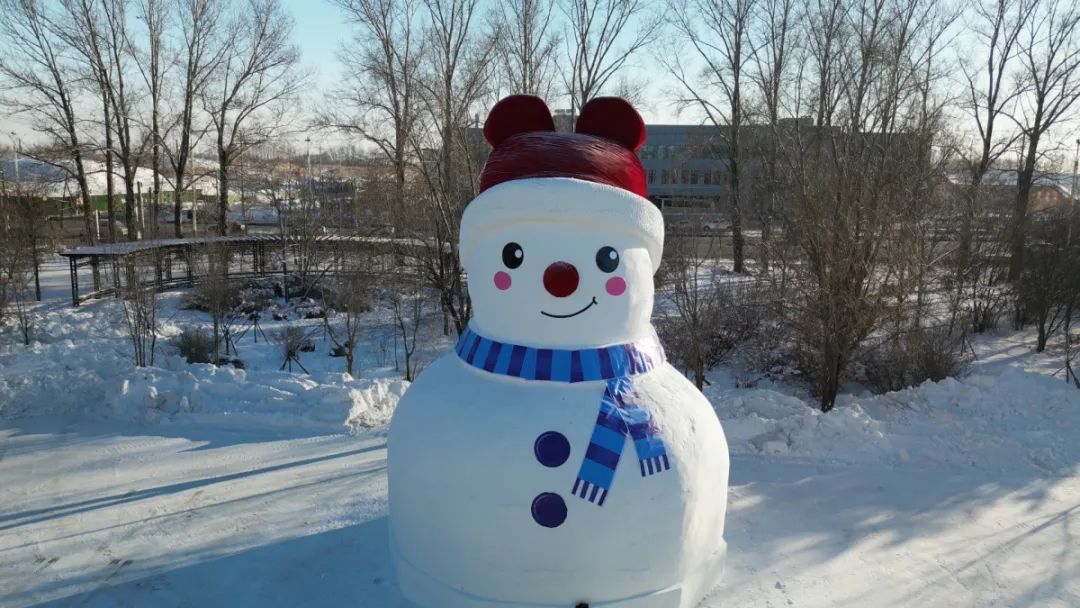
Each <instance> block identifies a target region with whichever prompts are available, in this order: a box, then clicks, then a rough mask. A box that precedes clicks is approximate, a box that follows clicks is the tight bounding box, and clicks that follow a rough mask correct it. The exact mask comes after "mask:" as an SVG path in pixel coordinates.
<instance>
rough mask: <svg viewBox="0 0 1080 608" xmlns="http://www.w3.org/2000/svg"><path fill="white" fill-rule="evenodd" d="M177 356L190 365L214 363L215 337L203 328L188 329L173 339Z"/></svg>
mask: <svg viewBox="0 0 1080 608" xmlns="http://www.w3.org/2000/svg"><path fill="white" fill-rule="evenodd" d="M172 346H173V349H174V350H175V351H176V354H178V355H180V356H181V357H183V358H184V360H185V361H187V362H188V363H212V362H213V361H214V337H213V336H212V335H211V334H210V332H209V331H207V330H205V329H202V328H193V327H187V328H185V329H184V330H183V331H181V332H180V335H179V336H177V337H175V338H173V341H172Z"/></svg>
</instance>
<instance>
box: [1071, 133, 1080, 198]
mask: <svg viewBox="0 0 1080 608" xmlns="http://www.w3.org/2000/svg"><path fill="white" fill-rule="evenodd" d="M1078 194H1080V137H1078V138H1076V152H1074V153H1073V183H1072V199H1073V205H1076V204H1077V202H1078V201H1077V195H1078Z"/></svg>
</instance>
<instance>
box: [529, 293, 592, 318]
mask: <svg viewBox="0 0 1080 608" xmlns="http://www.w3.org/2000/svg"><path fill="white" fill-rule="evenodd" d="M593 306H596V296H593V299H592V302H589V303H588V304H586V305H585V308H582V309H581V310H579V311H577V312H572V313H570V314H568V315H553V314H551V313H550V312H544V311H542V310H541V311H540V314H542V315H544V316H545V317H551V318H552V319H569V318H570V317H576V316H578V315H580V314H581V313H583V312H585V311H586V310H589V309H590V308H592V307H593Z"/></svg>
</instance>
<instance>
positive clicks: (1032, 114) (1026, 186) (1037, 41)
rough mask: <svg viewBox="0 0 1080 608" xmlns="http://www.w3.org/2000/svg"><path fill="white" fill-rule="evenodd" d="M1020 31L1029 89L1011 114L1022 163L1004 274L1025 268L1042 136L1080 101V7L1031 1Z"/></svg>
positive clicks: (1063, 1)
mask: <svg viewBox="0 0 1080 608" xmlns="http://www.w3.org/2000/svg"><path fill="white" fill-rule="evenodd" d="M1030 1H1031V5H1030V6H1029V7H1028V8H1027V10H1029V11H1032V12H1033V14H1032V15H1031V16H1029V17H1028V21H1027V24H1026V27H1025V29H1024V34H1023V37H1022V39H1021V40H1020V42H1019V55H1020V62H1021V64H1022V66H1023V78H1024V79H1025V81H1026V84H1027V86H1028V88H1029V92H1028V93H1027V94H1026V95H1024V96H1023V97H1022V98H1021V102H1020V110H1019V112H1018V116H1017V118H1016V120H1017V124H1018V125H1019V127H1020V130H1021V132H1022V133H1023V139H1024V148H1025V149H1024V152H1023V164H1022V166H1021V168H1020V173H1019V175H1017V185H1016V186H1017V187H1016V203H1015V205H1014V206H1013V213H1012V221H1011V235H1010V237H1011V238H1010V245H1011V247H1010V256H1009V279H1010V280H1012V281H1017V280H1019V279H1020V275H1021V273H1022V272H1023V269H1024V250H1025V245H1026V241H1027V225H1028V203H1029V201H1030V199H1031V188H1032V185H1033V184H1034V181H1035V166H1036V164H1037V163H1038V161H1039V159H1040V158H1041V156H1042V154H1043V150H1042V147H1041V146H1042V145H1043V141H1042V139H1043V136H1044V135H1046V133H1047V132H1048V131H1050V129H1052V128H1053V127H1054V126H1055V125H1057V124H1058V123H1059V122H1061V121H1063V120H1066V119H1068V118H1070V117H1071V114H1070V112H1072V111H1073V108H1074V107H1076V106H1077V102H1078V101H1080V6H1077V4H1076V3H1075V2H1073V1H1072V0H1030Z"/></svg>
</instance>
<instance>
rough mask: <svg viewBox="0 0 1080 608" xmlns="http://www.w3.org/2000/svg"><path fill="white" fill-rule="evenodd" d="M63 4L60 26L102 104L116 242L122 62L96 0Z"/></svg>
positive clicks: (109, 201)
mask: <svg viewBox="0 0 1080 608" xmlns="http://www.w3.org/2000/svg"><path fill="white" fill-rule="evenodd" d="M61 6H63V7H64V10H65V11H66V13H67V19H66V21H65V22H63V23H61V24H60V25H59V27H58V31H61V32H63V35H64V36H66V37H67V39H68V41H69V44H70V45H71V47H72V48H73V49H75V51H77V52H78V53H79V55H81V56H82V58H83V61H84V68H85V70H84V71H85V73H86V75H87V76H86V78H87V80H88V81H89V82H91V83H93V89H94V92H95V94H96V95H97V97H98V99H99V102H100V104H101V123H100V124H101V128H102V133H103V134H104V142H103V143H101V144H99V149H100V151H101V153H102V154H103V155H104V157H105V207H106V210H107V212H108V214H109V216H108V229H109V241H110V242H114V243H115V242H116V236H117V230H116V183H115V173H114V172H113V158H114V152H115V146H114V145H113V134H114V128H115V127H114V124H113V122H114V120H115V118H116V116H115V107H114V105H113V79H114V78H115V77H116V74H117V73H118V71H119V70H121V69H122V66H119V65H117V64H116V63H115V62H114V61H113V56H112V54H111V53H110V51H109V49H108V48H107V46H106V45H108V44H109V39H108V38H107V35H108V34H107V31H108V30H107V25H106V24H104V23H102V19H103V15H102V11H101V9H100V7H99V6H98V4H97V3H96V2H94V0H62V2H61Z"/></svg>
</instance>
